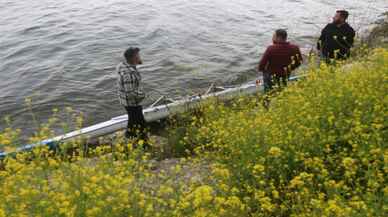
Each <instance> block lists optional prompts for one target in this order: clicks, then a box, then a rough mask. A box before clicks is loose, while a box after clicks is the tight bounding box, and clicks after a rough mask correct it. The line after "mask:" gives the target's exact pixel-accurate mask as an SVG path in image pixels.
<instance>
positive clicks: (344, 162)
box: [0, 49, 388, 217]
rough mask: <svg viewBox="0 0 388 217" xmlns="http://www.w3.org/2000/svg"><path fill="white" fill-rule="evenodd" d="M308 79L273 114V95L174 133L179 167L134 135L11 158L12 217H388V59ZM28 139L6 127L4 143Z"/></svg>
mask: <svg viewBox="0 0 388 217" xmlns="http://www.w3.org/2000/svg"><path fill="white" fill-rule="evenodd" d="M308 70H309V71H308V76H307V78H306V79H304V80H302V81H299V82H297V83H295V84H292V85H290V86H289V87H288V88H286V89H284V90H282V91H280V92H278V91H275V92H274V93H272V95H271V96H270V107H269V109H267V108H266V107H264V106H263V101H262V97H261V96H254V97H245V98H240V99H236V100H235V101H232V102H229V103H228V104H227V105H225V104H224V103H221V102H219V101H209V102H207V104H206V105H205V106H203V107H202V108H201V110H200V111H197V113H196V115H194V116H189V117H184V118H183V120H184V122H181V121H180V122H175V124H172V125H171V126H172V127H171V129H170V133H171V135H173V136H171V137H170V143H173V145H175V147H177V149H176V150H178V151H174V152H173V155H174V156H175V157H177V156H180V159H179V160H178V162H176V163H174V164H172V165H169V166H168V167H167V168H158V166H157V165H158V162H156V161H154V160H153V159H151V157H152V156H151V155H150V154H149V153H145V152H143V151H142V149H141V148H140V149H132V145H131V142H130V141H125V140H124V139H122V138H118V139H117V140H115V142H114V144H113V145H111V144H109V145H102V146H99V147H97V148H96V149H94V150H90V151H89V152H87V153H85V152H84V150H83V149H75V151H74V152H73V153H72V154H71V155H67V154H65V153H62V154H61V153H57V154H54V153H51V152H50V151H49V150H46V149H44V148H42V149H39V150H38V149H37V150H34V152H33V153H32V154H33V155H34V156H35V157H34V158H31V154H20V155H18V156H17V158H16V159H13V158H9V159H6V160H5V161H4V162H3V169H2V170H0V185H1V186H2V187H1V188H0V201H2V202H1V203H0V217H3V216H7V217H12V216H42V217H43V216H50V217H51V216H61V217H62V216H77V217H78V216H88V217H89V216H117V217H122V216H139V217H140V216H225V217H230V216H327V217H329V216H353V217H357V216H360V217H361V216H386V213H387V212H388V206H387V204H388V199H387V198H388V187H386V186H387V184H388V179H387V173H388V150H387V144H388V141H387V140H388V132H387V129H388V118H387V117H388V97H387V92H388V50H385V49H375V50H373V51H370V52H369V53H368V55H363V56H358V57H357V59H356V60H355V61H354V62H353V63H352V64H347V65H342V64H341V63H340V64H337V65H336V66H328V65H322V66H320V67H318V68H316V67H315V68H314V67H312V68H310V69H308ZM76 122H78V123H79V124H80V123H82V119H76ZM50 126H51V124H50V123H48V124H45V125H42V127H41V128H42V130H41V131H39V132H38V133H36V134H35V135H34V137H33V138H32V139H31V141H36V140H40V139H42V138H43V137H47V136H50V135H51V134H52V132H51V131H50ZM174 126H175V127H174ZM19 135H20V132H18V131H17V130H12V129H10V128H9V129H6V130H5V131H4V132H2V133H1V134H0V144H6V145H12V144H13V143H14V141H17V138H18V136H19ZM70 145H72V146H75V147H77V146H78V145H77V143H76V142H74V143H73V144H70ZM175 147H174V148H173V150H175ZM77 150H78V151H77ZM190 168H200V169H198V170H199V171H198V170H191V169H190ZM193 173H195V174H193Z"/></svg>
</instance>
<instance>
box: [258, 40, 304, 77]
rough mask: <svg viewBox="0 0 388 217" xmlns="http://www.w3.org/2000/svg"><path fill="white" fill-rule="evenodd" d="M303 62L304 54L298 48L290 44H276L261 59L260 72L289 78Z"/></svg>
mask: <svg viewBox="0 0 388 217" xmlns="http://www.w3.org/2000/svg"><path fill="white" fill-rule="evenodd" d="M302 61H303V58H302V54H301V52H300V49H299V47H298V46H296V45H293V44H290V43H288V42H283V43H274V44H273V45H271V46H269V47H268V48H267V50H266V51H265V53H264V55H263V57H262V58H261V61H260V64H259V71H261V72H269V73H271V74H273V75H278V76H287V75H289V74H290V73H291V72H292V71H293V70H294V69H296V68H297V67H299V66H300V65H301V63H302Z"/></svg>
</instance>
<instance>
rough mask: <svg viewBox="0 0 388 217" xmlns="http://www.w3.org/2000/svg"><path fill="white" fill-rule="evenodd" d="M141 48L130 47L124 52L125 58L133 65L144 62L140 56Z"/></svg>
mask: <svg viewBox="0 0 388 217" xmlns="http://www.w3.org/2000/svg"><path fill="white" fill-rule="evenodd" d="M139 52H140V49H139V48H137V47H130V48H128V49H127V50H126V51H125V52H124V58H125V60H126V61H127V63H129V64H131V65H139V64H142V61H141V58H140V54H139Z"/></svg>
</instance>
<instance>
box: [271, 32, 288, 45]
mask: <svg viewBox="0 0 388 217" xmlns="http://www.w3.org/2000/svg"><path fill="white" fill-rule="evenodd" d="M272 40H273V42H274V43H276V42H286V41H287V31H286V30H284V29H278V30H276V31H275V33H274V34H273V38H272Z"/></svg>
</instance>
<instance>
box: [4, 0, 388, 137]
mask: <svg viewBox="0 0 388 217" xmlns="http://www.w3.org/2000/svg"><path fill="white" fill-rule="evenodd" d="M337 8H346V9H348V10H349V11H350V12H351V18H350V22H351V24H353V25H354V26H355V27H356V28H359V27H362V26H364V25H366V24H369V23H371V22H373V21H374V20H376V19H377V17H378V15H379V14H381V13H383V12H384V11H387V10H388V4H387V0H337V1H334V0H271V1H268V0H244V1H241V0H195V1H193V0H137V1H135V0H130V1H128V0H127V1H124V0H84V1H78V0H77V1H76V0H63V1H57V0H39V1H38V0H26V1H15V0H0V14H1V18H0V31H1V34H0V114H1V115H0V116H1V117H0V118H1V119H3V118H4V117H6V116H9V117H10V118H11V119H12V120H13V123H14V124H13V126H14V127H20V128H22V129H23V130H26V131H27V132H31V130H32V129H33V128H34V126H35V125H34V123H33V121H32V118H31V114H30V113H29V112H28V109H27V107H26V105H25V103H24V100H25V98H26V97H30V98H31V99H32V102H33V106H32V110H33V112H34V114H35V115H36V116H37V118H38V119H39V120H41V121H44V120H46V119H47V118H48V117H49V116H50V114H51V110H52V109H53V108H59V109H62V108H64V107H67V106H70V107H72V108H73V109H74V110H76V111H78V112H83V113H85V115H86V117H87V119H86V124H92V123H96V122H99V121H103V120H106V119H109V118H111V117H113V116H115V115H120V114H122V113H124V110H123V109H122V108H121V106H120V105H119V104H118V100H116V93H115V79H116V74H115V72H114V69H115V66H116V64H117V63H119V62H120V61H121V59H122V57H121V56H122V53H123V51H124V50H125V49H126V48H127V47H128V46H129V45H132V46H139V47H140V48H141V49H142V51H141V54H142V56H143V62H144V63H145V64H144V65H143V66H142V68H141V72H142V73H143V77H144V85H145V89H146V91H147V92H148V93H149V95H150V98H149V99H148V101H147V102H151V101H152V100H153V99H156V98H157V97H158V96H160V95H161V94H164V95H169V96H171V97H178V96H184V95H187V94H191V93H192V92H195V91H196V90H198V89H201V88H204V87H206V86H207V85H209V84H210V83H212V82H217V83H238V82H242V81H244V80H247V79H251V78H253V77H254V76H255V72H254V71H253V68H254V67H255V65H256V64H257V62H258V60H259V57H260V55H261V54H262V53H263V52H264V49H265V47H266V46H267V45H268V44H269V43H270V41H271V35H272V32H273V31H274V30H275V29H276V28H287V29H288V30H289V34H290V38H291V41H293V42H295V43H297V44H299V45H301V46H302V47H311V46H312V44H313V43H314V38H315V37H316V36H317V35H318V34H319V31H320V28H322V27H323V26H324V25H325V24H326V23H327V22H328V21H330V19H331V16H332V15H333V12H334V11H335V10H336V9H337ZM5 126H6V125H5V123H4V122H3V121H1V122H0V129H1V128H4V127H5Z"/></svg>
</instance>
